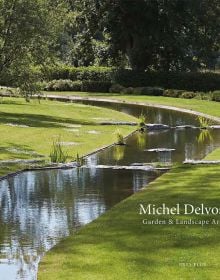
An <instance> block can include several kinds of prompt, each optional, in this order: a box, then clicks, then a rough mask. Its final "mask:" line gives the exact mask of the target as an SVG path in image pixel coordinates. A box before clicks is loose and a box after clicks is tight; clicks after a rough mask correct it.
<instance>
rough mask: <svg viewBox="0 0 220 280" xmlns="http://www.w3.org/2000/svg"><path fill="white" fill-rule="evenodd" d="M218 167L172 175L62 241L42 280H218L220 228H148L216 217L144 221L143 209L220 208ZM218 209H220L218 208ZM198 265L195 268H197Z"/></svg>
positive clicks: (187, 168) (187, 169) (188, 169)
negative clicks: (155, 222) (154, 222)
mask: <svg viewBox="0 0 220 280" xmlns="http://www.w3.org/2000/svg"><path fill="white" fill-rule="evenodd" d="M219 172H220V167H219V166H201V167H200V166H182V167H179V168H177V169H173V170H172V171H170V172H169V173H167V174H165V175H163V176H162V177H160V178H159V179H157V180H156V181H155V182H153V183H151V184H150V185H149V186H148V187H147V189H144V190H142V191H140V192H139V193H137V194H135V195H133V196H132V197H130V198H128V199H127V200H125V201H123V202H122V203H120V204H118V205H117V206H115V207H114V208H113V209H112V210H110V211H109V212H107V213H106V214H104V215H103V216H102V217H100V218H99V219H98V220H96V221H95V222H93V223H91V224H90V225H88V226H86V227H85V228H83V229H82V230H80V232H79V233H78V234H76V235H74V236H71V237H69V238H67V239H65V240H64V241H62V242H61V243H60V244H58V246H56V247H55V248H54V249H52V251H50V252H49V253H48V254H47V255H46V257H44V259H43V261H42V262H41V264H40V270H39V278H38V279H39V280H44V279H47V280H50V279H51V280H52V279H53V280H54V279H57V280H58V279H63V280H67V279H68V280H70V279H73V278H74V279H78V280H81V279H83V280H86V279H94V280H103V279H107V280H110V279H111V280H115V279H126V280H141V279H143V280H144V279H151V280H154V279H155V280H156V279H161V280H163V279H166V278H167V277H168V278H167V279H184V280H185V279H198V280H200V279H213V280H214V279H218V277H219V273H220V266H219V263H218V260H219V258H220V237H219V229H220V225H219V224H217V225H215V224H210V225H205V226H201V225H177V224H176V225H147V224H143V223H142V220H143V219H147V220H149V221H151V220H156V219H157V218H159V219H160V220H161V221H163V220H165V221H166V222H167V221H168V219H172V220H175V219H178V220H182V219H185V220H186V219H190V218H191V219H193V220H197V221H198V220H208V221H209V222H210V223H212V220H213V219H214V218H215V219H216V220H218V221H219V223H220V219H219V218H218V217H219V216H218V215H217V216H211V215H204V216H203V215H195V214H194V215H193V214H192V215H188V216H186V215H185V216H183V215H175V216H171V215H162V216H154V215H145V216H142V215H139V213H138V212H139V204H140V203H143V204H144V205H147V204H149V203H153V204H155V205H157V206H159V205H161V204H162V203H166V205H167V206H168V207H173V206H175V205H176V204H177V203H180V205H181V211H183V205H184V204H185V203H186V204H192V205H194V206H195V207H197V206H200V204H201V203H205V204H206V206H209V207H211V206H212V207H214V206H217V207H218V206H219V199H220V188H219ZM218 208H219V207H218ZM194 264H195V265H194Z"/></svg>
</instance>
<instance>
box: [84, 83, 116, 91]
mask: <svg viewBox="0 0 220 280" xmlns="http://www.w3.org/2000/svg"><path fill="white" fill-rule="evenodd" d="M110 87H111V83H110V82H106V81H105V82H104V81H82V88H81V90H82V91H88V92H109V89H110Z"/></svg>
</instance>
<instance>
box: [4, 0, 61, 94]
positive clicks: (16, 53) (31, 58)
mask: <svg viewBox="0 0 220 280" xmlns="http://www.w3.org/2000/svg"><path fill="white" fill-rule="evenodd" d="M63 9H64V5H63V3H62V2H60V1H50V0H0V80H1V82H3V83H6V84H9V85H15V86H21V85H22V86H21V87H23V89H24V90H25V89H27V90H31V88H32V87H30V84H33V81H34V80H35V78H36V77H37V76H38V74H39V73H40V71H37V69H36V66H40V65H46V64H47V63H48V61H49V58H50V57H51V55H52V53H53V50H54V44H55V41H56V38H57V34H58V33H59V32H60V31H61V29H62V19H61V16H62V13H61V11H63ZM59 13H60V14H59ZM33 69H34V71H33Z"/></svg>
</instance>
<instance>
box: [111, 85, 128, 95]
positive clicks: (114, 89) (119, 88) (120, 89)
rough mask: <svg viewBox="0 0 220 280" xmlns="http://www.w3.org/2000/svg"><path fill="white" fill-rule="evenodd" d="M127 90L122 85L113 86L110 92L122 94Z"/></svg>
mask: <svg viewBox="0 0 220 280" xmlns="http://www.w3.org/2000/svg"><path fill="white" fill-rule="evenodd" d="M124 89H125V88H124V87H123V86H121V85H120V84H113V85H112V86H111V87H110V89H109V92H111V93H120V92H122V91H123V90H124Z"/></svg>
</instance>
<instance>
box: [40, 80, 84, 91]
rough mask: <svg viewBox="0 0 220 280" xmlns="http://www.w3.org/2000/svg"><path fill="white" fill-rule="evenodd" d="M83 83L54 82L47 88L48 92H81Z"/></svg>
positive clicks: (69, 81)
mask: <svg viewBox="0 0 220 280" xmlns="http://www.w3.org/2000/svg"><path fill="white" fill-rule="evenodd" d="M81 87H82V82H81V81H71V80H53V81H51V82H49V83H48V84H47V85H46V86H45V88H44V89H45V90H47V91H81Z"/></svg>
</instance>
